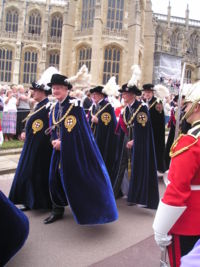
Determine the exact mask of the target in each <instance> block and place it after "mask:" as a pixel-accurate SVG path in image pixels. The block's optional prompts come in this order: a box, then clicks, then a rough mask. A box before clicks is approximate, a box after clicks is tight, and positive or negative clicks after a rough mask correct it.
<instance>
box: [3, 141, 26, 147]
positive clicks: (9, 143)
mask: <svg viewBox="0 0 200 267" xmlns="http://www.w3.org/2000/svg"><path fill="white" fill-rule="evenodd" d="M23 144H24V142H23V141H19V140H12V141H7V142H3V145H2V146H1V147H0V149H11V148H21V147H23Z"/></svg>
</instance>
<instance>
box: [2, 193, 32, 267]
mask: <svg viewBox="0 0 200 267" xmlns="http://www.w3.org/2000/svg"><path fill="white" fill-rule="evenodd" d="M28 233H29V222H28V218H27V217H26V216H25V215H24V214H23V212H22V211H20V210H19V209H18V208H16V207H15V206H14V205H13V203H12V202H11V201H10V200H9V199H8V198H7V197H6V196H5V195H4V194H3V193H2V192H1V191H0V266H4V265H5V264H6V263H7V262H8V261H9V260H10V259H11V258H12V257H13V256H14V255H15V254H16V253H17V252H18V250H20V248H21V247H22V246H23V245H24V242H25V241H26V239H27V237H28Z"/></svg>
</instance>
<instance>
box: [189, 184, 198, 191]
mask: <svg viewBox="0 0 200 267" xmlns="http://www.w3.org/2000/svg"><path fill="white" fill-rule="evenodd" d="M190 188H191V190H192V191H195V190H200V185H191V186H190Z"/></svg>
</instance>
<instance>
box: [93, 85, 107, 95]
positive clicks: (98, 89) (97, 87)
mask: <svg viewBox="0 0 200 267" xmlns="http://www.w3.org/2000/svg"><path fill="white" fill-rule="evenodd" d="M102 90H103V86H100V85H99V86H96V87H94V88H92V89H90V93H91V94H92V93H99V94H102V95H105V94H104V93H102Z"/></svg>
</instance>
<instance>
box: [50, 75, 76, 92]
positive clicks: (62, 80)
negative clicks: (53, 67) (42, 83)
mask: <svg viewBox="0 0 200 267" xmlns="http://www.w3.org/2000/svg"><path fill="white" fill-rule="evenodd" d="M66 80H67V77H66V76H64V75H61V74H53V75H52V77H51V81H50V83H48V84H47V85H48V86H50V87H52V85H55V84H57V85H64V86H66V87H67V88H68V89H69V90H70V89H72V85H71V84H70V83H69V82H68V81H66Z"/></svg>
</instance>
